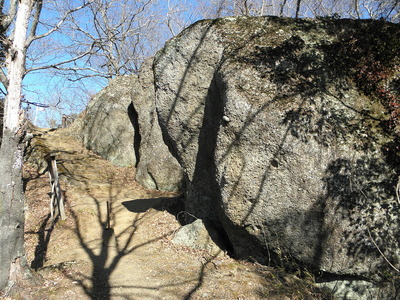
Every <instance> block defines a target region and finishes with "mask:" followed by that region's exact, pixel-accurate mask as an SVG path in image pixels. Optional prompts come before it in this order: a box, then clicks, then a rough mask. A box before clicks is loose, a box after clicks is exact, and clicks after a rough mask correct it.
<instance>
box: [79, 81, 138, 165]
mask: <svg viewBox="0 0 400 300" xmlns="http://www.w3.org/2000/svg"><path fill="white" fill-rule="evenodd" d="M134 78H135V76H134V75H131V76H122V77H117V78H115V79H113V80H112V81H111V82H110V84H109V85H108V86H107V87H106V88H104V89H103V90H102V91H100V92H99V93H98V94H96V95H95V96H94V97H93V99H92V100H91V101H90V102H89V105H88V107H87V109H86V114H85V116H84V120H83V124H82V136H83V143H84V145H85V146H86V147H87V148H88V149H90V150H93V151H94V152H96V153H98V154H99V155H100V156H102V157H104V158H105V159H107V160H109V161H110V162H111V163H113V164H114V165H116V166H121V167H122V166H134V165H135V164H136V154H135V148H134V146H133V144H134V137H135V128H134V126H133V122H134V120H133V111H132V109H130V107H131V97H130V92H131V89H132V82H133V80H134Z"/></svg>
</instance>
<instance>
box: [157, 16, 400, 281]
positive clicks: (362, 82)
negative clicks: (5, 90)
mask: <svg viewBox="0 0 400 300" xmlns="http://www.w3.org/2000/svg"><path fill="white" fill-rule="evenodd" d="M399 29H400V27H399V26H398V25H394V24H388V23H384V22H373V21H351V20H331V19H325V20H293V19H279V18H270V17H265V18H245V17H244V18H228V19H220V20H207V21H201V22H198V23H197V24H195V25H193V26H191V27H190V28H188V29H187V30H185V31H184V32H182V33H181V34H180V35H178V36H177V37H175V38H174V39H172V40H171V41H169V42H168V43H167V44H166V46H165V47H164V49H162V50H161V51H160V52H159V53H158V54H157V56H156V57H155V62H154V67H153V68H154V77H155V89H156V90H155V91H156V108H157V112H158V118H159V122H160V126H161V128H162V130H163V133H164V136H165V139H166V141H167V143H168V145H169V148H170V150H171V151H172V153H173V154H174V156H175V157H176V158H177V159H178V161H179V163H180V164H181V166H182V168H183V169H184V173H185V176H184V178H185V199H186V200H185V201H186V202H185V204H186V210H188V211H189V212H190V213H191V214H193V215H195V216H196V217H197V218H202V219H206V220H208V221H212V222H214V224H216V225H218V226H220V228H221V230H223V231H225V232H226V234H227V236H228V238H229V240H230V242H231V243H232V246H233V248H234V252H235V254H236V255H238V256H239V257H253V258H255V259H257V260H259V261H264V262H267V261H270V260H271V258H272V257H275V258H276V259H281V260H290V261H295V262H299V263H300V264H302V265H306V266H309V267H312V268H316V269H319V270H323V271H325V272H329V273H334V274H346V275H352V276H361V277H364V278H369V279H370V280H372V279H373V280H382V279H384V277H385V276H384V275H383V274H384V273H385V272H387V274H389V273H391V271H392V268H391V267H390V265H389V264H388V262H387V261H386V260H388V261H390V262H392V263H393V264H395V265H396V266H398V262H399V258H400V248H399V246H400V245H399V237H400V230H399V226H398V225H399V220H400V219H399V204H398V202H397V201H396V197H395V186H396V183H397V178H398V175H399V159H398V156H397V154H396V151H395V149H393V145H394V143H395V139H396V137H395V136H394V134H393V133H392V132H393V131H391V130H390V129H389V126H388V123H389V122H390V120H389V114H390V112H388V108H387V107H385V106H384V105H382V103H381V101H380V100H381V99H382V97H381V98H380V99H379V95H378V94H374V91H373V90H371V89H370V87H371V80H372V79H371V80H370V78H369V77H368V74H367V73H368V72H369V71H371V70H372V69H370V70H369V71H368V72H366V71H365V68H367V69H368V68H369V66H370V65H372V62H373V61H376V60H377V59H378V58H380V57H386V58H385V59H382V61H379V64H380V67H382V68H383V69H385V70H388V71H387V74H388V76H387V77H386V79H385V80H387V81H386V83H385V84H386V85H385V86H391V87H394V88H392V89H391V91H390V92H389V91H388V90H387V91H386V92H387V93H390V94H391V95H393V94H396V93H397V92H396V88H395V87H396V86H397V87H398V82H399V77H400V74H399V72H398V70H399V64H398V61H397V60H396V59H397V58H396V55H394V54H392V55H386V54H382V53H373V52H374V51H379V49H381V51H383V50H384V49H389V47H393V49H390V51H389V52H396V51H398V50H399V48H400V46H399V45H400V41H399ZM368 32H369V35H368V34H367V33H368ZM368 36H369V38H368ZM382 45H383V47H382ZM371 57H372V58H371ZM371 59H372V60H371ZM380 67H379V68H380ZM363 68H364V69H363ZM375 70H376V71H377V72H378V70H377V69H375ZM379 71H381V69H379ZM363 76H364V77H363ZM372 81H373V80H372ZM375 84H376V85H375V86H373V87H372V89H374V88H376V89H378V88H379V83H378V82H375ZM397 95H398V94H397ZM384 100H385V99H384ZM380 252H382V253H380Z"/></svg>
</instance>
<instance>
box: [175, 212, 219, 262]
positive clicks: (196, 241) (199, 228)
mask: <svg viewBox="0 0 400 300" xmlns="http://www.w3.org/2000/svg"><path fill="white" fill-rule="evenodd" d="M209 231H210V232H211V234H210V233H209ZM217 237H218V234H217V232H216V231H214V230H210V229H209V230H207V229H206V226H205V225H204V223H203V221H202V220H201V219H198V220H196V221H194V222H193V223H191V224H188V225H185V226H182V227H181V228H180V229H179V230H178V231H177V232H176V233H175V235H174V238H173V239H172V242H173V243H174V244H177V245H183V246H187V247H190V248H193V249H197V250H204V251H206V252H208V253H209V254H211V255H223V254H224V252H223V250H222V249H221V248H220V247H219V246H218V245H217V244H216V242H215V241H214V240H213V238H214V239H216V238H217ZM217 242H218V241H217Z"/></svg>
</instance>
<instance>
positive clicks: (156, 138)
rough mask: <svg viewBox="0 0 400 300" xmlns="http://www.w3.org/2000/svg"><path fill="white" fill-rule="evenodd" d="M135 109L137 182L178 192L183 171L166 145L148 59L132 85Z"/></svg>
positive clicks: (151, 187) (150, 64)
mask: <svg viewBox="0 0 400 300" xmlns="http://www.w3.org/2000/svg"><path fill="white" fill-rule="evenodd" d="M131 99H132V107H133V110H134V112H135V120H136V122H137V129H138V130H137V132H138V134H137V135H136V136H135V142H136V143H137V144H138V145H140V147H139V153H138V154H139V155H138V160H137V171H136V180H137V181H138V182H139V183H140V184H142V185H143V186H145V187H147V188H149V189H158V190H162V191H170V192H178V191H180V190H181V184H182V180H183V178H182V176H183V172H182V168H181V166H180V165H179V163H178V162H177V160H176V159H175V158H174V157H173V156H172V155H171V152H170V151H169V150H168V147H167V146H166V144H165V143H164V140H163V136H162V133H161V129H160V125H159V124H158V118H157V112H156V107H155V90H154V75H153V59H149V60H147V61H146V62H145V63H144V64H143V65H142V68H141V71H140V73H139V75H138V78H137V79H136V80H135V81H134V82H133V87H132V94H131Z"/></svg>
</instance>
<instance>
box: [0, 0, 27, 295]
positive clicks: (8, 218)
mask: <svg viewBox="0 0 400 300" xmlns="http://www.w3.org/2000/svg"><path fill="white" fill-rule="evenodd" d="M33 1H34V0H20V2H19V7H18V12H17V19H16V21H15V31H14V35H13V37H14V40H13V42H12V46H11V48H10V50H9V51H8V53H7V54H6V65H7V75H8V80H9V85H8V89H7V96H6V103H5V108H4V121H3V122H4V124H3V139H2V143H1V148H0V166H1V168H0V178H1V181H0V290H3V289H4V288H5V287H6V286H7V284H8V285H9V286H10V287H12V285H13V284H15V283H16V281H17V280H19V279H25V274H24V273H25V269H26V267H27V266H26V260H25V251H24V223H25V220H24V195H23V185H22V171H21V170H22V161H23V147H22V144H21V139H22V135H23V132H22V130H21V121H22V118H21V117H20V103H21V95H22V93H21V90H22V79H23V77H24V73H25V60H26V46H27V45H26V38H27V28H28V22H29V18H30V13H31V11H32V5H33Z"/></svg>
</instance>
